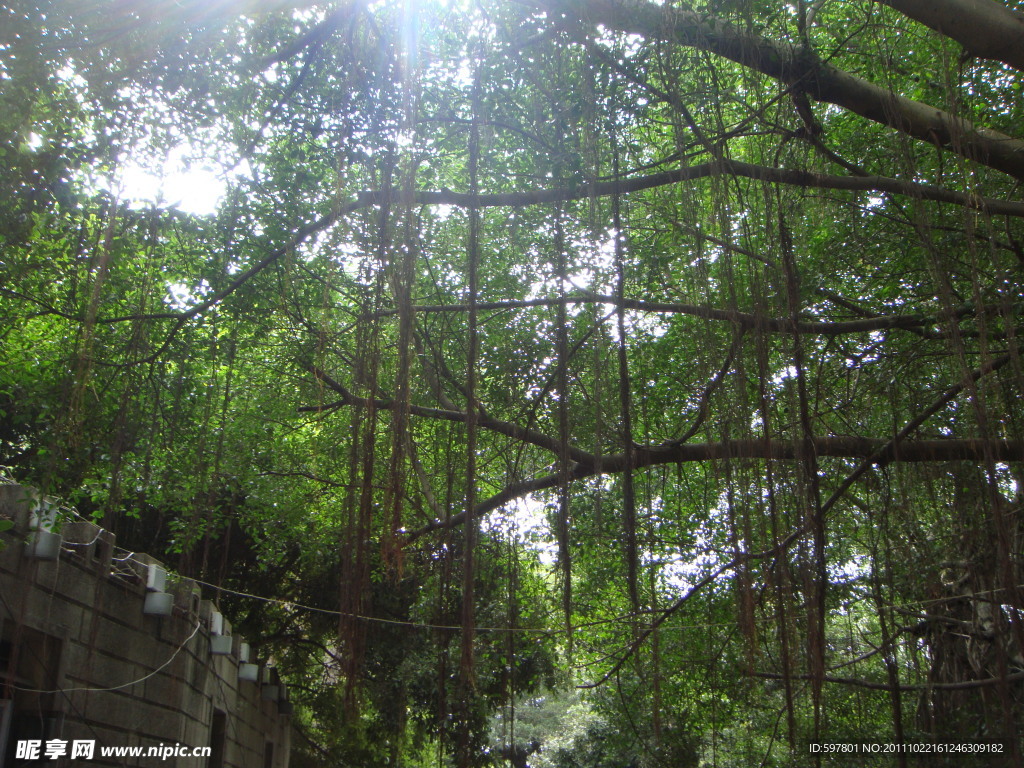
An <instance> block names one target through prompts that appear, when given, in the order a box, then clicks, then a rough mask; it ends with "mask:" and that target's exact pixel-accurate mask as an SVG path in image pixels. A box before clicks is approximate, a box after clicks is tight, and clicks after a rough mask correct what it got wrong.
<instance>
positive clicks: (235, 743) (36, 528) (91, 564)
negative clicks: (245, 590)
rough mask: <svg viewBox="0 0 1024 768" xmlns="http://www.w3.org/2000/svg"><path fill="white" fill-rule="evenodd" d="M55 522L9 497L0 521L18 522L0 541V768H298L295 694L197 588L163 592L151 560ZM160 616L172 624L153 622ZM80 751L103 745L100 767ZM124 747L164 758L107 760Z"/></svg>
mask: <svg viewBox="0 0 1024 768" xmlns="http://www.w3.org/2000/svg"><path fill="white" fill-rule="evenodd" d="M46 508H47V505H46V504H45V503H43V502H41V501H40V500H39V499H38V498H36V495H35V494H34V492H33V491H31V489H27V488H24V487H21V486H16V485H0V521H3V520H4V519H8V520H11V521H13V522H14V527H13V528H11V529H9V530H6V531H4V532H3V533H0V685H2V688H0V746H3V747H4V750H5V751H4V752H0V756H2V757H3V758H4V759H3V760H0V764H2V765H8V766H9V765H21V764H36V765H44V764H45V765H69V766H70V765H111V766H114V765H116V766H136V765H137V766H157V765H159V766H182V768H184V767H185V766H188V767H190V768H201V767H202V768H205V767H206V766H210V768H222V767H224V768H227V767H233V768H287V765H288V747H289V735H290V731H289V714H290V711H291V706H290V704H289V702H288V701H287V690H286V688H285V686H284V685H283V684H281V683H280V681H278V680H277V677H276V672H275V671H274V670H272V669H271V668H270V667H269V666H267V665H266V664H261V665H259V666H255V662H256V661H257V660H256V659H255V658H253V659H248V661H249V664H246V663H245V662H246V661H247V659H246V658H245V657H246V653H247V651H248V646H247V645H244V643H243V641H242V638H239V637H231V627H230V624H229V623H228V622H227V620H226V619H224V618H223V617H221V616H220V614H219V613H218V612H217V611H216V609H215V607H214V606H213V605H212V604H211V603H210V602H208V601H205V600H202V599H201V595H200V590H199V587H198V586H197V585H196V584H195V583H194V582H192V581H190V580H188V579H174V578H173V576H169V577H168V578H167V580H166V582H164V583H161V582H162V580H161V573H162V572H163V569H162V567H160V565H159V563H157V562H156V561H155V560H153V559H152V558H149V557H147V556H145V555H138V554H133V553H126V552H119V551H117V550H116V549H115V546H114V544H115V542H114V537H113V535H112V534H110V533H109V532H107V531H104V530H102V529H100V528H99V527H97V526H95V525H93V524H92V523H89V522H83V521H67V520H64V521H61V520H60V519H57V520H56V521H55V522H53V523H51V522H50V519H49V518H50V515H48V514H47V513H46V512H45V510H46ZM39 510H43V514H40V512H39ZM51 528H52V531H50V530H48V529H51ZM57 531H59V535H60V539H57V537H56V535H54V533H55V532H57ZM54 544H56V546H54V547H52V548H51V545H54ZM50 558H52V559H50ZM161 587H162V589H161ZM160 603H164V605H163V606H162V610H164V611H165V612H166V611H169V615H151V614H147V613H146V612H145V609H146V607H147V606H149V610H156V609H158V608H161V606H160V605H159V604H160ZM218 630H219V632H218ZM214 651H216V653H215V652H214ZM240 673H241V675H242V678H245V677H254V678H255V680H254V681H249V680H246V679H240ZM5 732H6V742H7V743H6V745H3V744H2V742H3V741H4V735H5ZM29 739H34V740H38V741H39V742H41V743H42V746H43V748H44V749H45V747H46V746H47V745H49V746H51V749H54V750H58V751H60V750H61V746H62V745H61V742H66V744H65V745H64V749H63V752H64V754H63V755H62V756H61V757H59V758H58V759H55V760H51V759H45V758H44V759H43V760H40V761H39V762H35V763H25V762H23V759H24V757H25V755H22V756H21V759H19V757H18V755H17V752H16V742H17V741H19V740H21V741H24V740H29ZM75 741H81V742H92V743H93V749H94V754H93V755H92V757H91V759H84V758H83V757H81V756H79V757H77V758H72V750H73V749H74V748H75V746H76V745H75V744H74V742H75ZM122 747H136V748H139V747H141V748H142V749H143V750H148V749H149V748H151V747H156V748H157V749H162V752H160V753H159V754H157V755H148V754H142V755H131V754H124V753H122V754H121V755H120V756H112V755H106V756H105V755H103V754H102V750H103V749H104V748H122ZM193 748H208V751H209V756H197V755H192V754H186V752H190V751H191V750H192V749H193ZM79 749H88V746H87V744H83V745H81V746H79ZM172 750H173V751H172Z"/></svg>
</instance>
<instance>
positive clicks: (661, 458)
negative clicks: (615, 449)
mask: <svg viewBox="0 0 1024 768" xmlns="http://www.w3.org/2000/svg"><path fill="white" fill-rule="evenodd" d="M810 442H811V445H810V446H803V445H798V444H797V443H795V442H794V441H792V440H771V441H765V440H763V439H759V438H748V439H741V440H726V441H723V442H720V443H686V444H684V445H671V444H670V445H661V446H640V447H637V448H635V449H634V452H633V468H634V469H642V468H643V467H653V466H658V465H662V464H684V463H688V462H695V461H725V460H730V459H762V460H769V461H795V460H797V459H798V457H800V456H803V455H804V454H805V453H806V452H807V451H809V450H810V451H814V452H815V454H816V455H817V456H818V457H819V458H820V457H835V458H846V459H862V460H864V459H870V464H871V465H874V464H888V463H890V462H932V461H982V460H983V459H984V458H985V457H987V456H991V457H992V458H993V459H994V460H995V461H1021V460H1024V441H1021V440H982V439H979V438H962V439H952V438H942V439H935V440H915V441H906V442H902V441H901V442H895V443H894V442H893V441H892V440H886V439H882V438H872V437H855V436H836V437H816V438H814V439H813V440H811V441H810ZM625 468H626V456H625V454H623V453H617V454H612V455H608V456H602V457H601V462H600V468H599V469H598V468H597V467H596V466H595V465H594V464H593V463H579V464H576V465H575V466H574V467H573V468H572V469H571V470H570V472H569V478H570V479H571V480H581V479H583V478H587V477H594V476H596V475H604V474H608V475H614V474H618V473H619V472H622V471H624V470H625ZM559 480H560V475H559V474H558V473H553V474H550V475H545V476H544V477H539V478H536V479H533V480H524V481H521V482H517V483H511V484H509V485H508V486H506V487H505V489H504V490H502V491H501V492H500V493H497V494H495V495H494V496H491V497H490V498H488V499H484V500H483V501H481V502H480V503H479V504H477V505H476V506H475V507H474V508H473V516H474V517H480V516H481V515H486V514H487V513H488V512H493V511H494V510H495V509H498V508H499V507H501V506H503V505H504V504H507V503H508V502H510V501H513V500H515V499H519V498H523V497H524V496H527V495H529V494H531V493H535V492H537V491H543V490H547V489H548V488H554V487H555V486H557V485H558V483H559ZM464 520H465V512H461V513H459V514H457V515H454V516H452V517H450V518H448V519H447V520H444V521H442V520H435V521H433V522H431V523H428V524H427V525H425V526H424V527H423V528H420V529H418V530H416V531H414V532H413V533H411V534H410V539H415V538H417V537H419V536H422V535H423V534H425V533H429V532H430V531H433V530H436V529H438V528H447V527H452V526H455V525H461V524H462V523H463V522H464Z"/></svg>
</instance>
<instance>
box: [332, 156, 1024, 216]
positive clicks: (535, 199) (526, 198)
mask: <svg viewBox="0 0 1024 768" xmlns="http://www.w3.org/2000/svg"><path fill="white" fill-rule="evenodd" d="M1018 143H1019V144H1020V145H1021V148H1022V151H1024V142H1018ZM1021 170H1022V172H1024V161H1022V169H1021ZM723 175H724V176H740V177H743V178H748V179H757V180H760V181H768V182H772V183H775V184H787V185H791V186H797V187H813V188H816V189H838V190H845V191H849V192H889V193H891V194H894V195H905V196H908V197H913V198H917V199H921V200H933V201H935V202H940V203H949V204H952V205H960V206H964V207H966V208H972V209H976V210H981V211H984V212H986V213H989V214H993V215H996V214H1003V215H1007V216H1017V217H1024V203H1021V202H1015V201H1008V200H997V199H995V198H989V197H979V196H977V195H970V194H966V193H963V192H955V191H953V190H950V189H944V188H942V187H937V186H935V185H933V184H919V183H916V182H913V181H906V180H904V179H894V178H890V177H888V176H831V175H829V174H825V173H813V172H811V171H799V170H791V169H786V168H769V167H768V166H763V165H754V164H752V163H743V162H740V161H738V160H715V161H711V162H708V163H702V164H700V165H691V166H687V167H685V168H677V169H676V170H673V171H663V172H661V173H654V174H650V175H647V176H635V177H632V178H624V179H615V180H611V181H598V182H590V181H586V180H581V181H580V183H579V184H578V185H577V186H570V187H556V188H553V189H535V190H529V191H526V192H500V193H493V194H480V195H471V194H469V193H466V192H453V191H451V190H441V191H423V192H417V193H415V195H414V196H413V203H415V204H416V205H455V206H459V207H469V206H470V205H476V206H478V207H480V208H490V207H500V206H508V207H519V206H525V205H545V204H548V203H557V202H565V201H568V200H587V199H590V198H593V197H609V196H611V195H616V194H619V195H624V194H628V193H630V192H640V191H643V190H645V189H654V188H656V187H664V186H669V185H671V184H679V183H681V182H684V181H696V180H697V179H705V178H711V177H716V176H723ZM389 198H391V199H396V200H397V193H391V194H390V195H389V194H388V193H385V192H380V191H365V192H360V193H359V195H358V198H357V200H356V202H354V203H352V204H351V205H350V206H349V208H348V209H347V210H355V209H357V208H360V207H363V206H365V205H380V204H381V203H383V202H384V201H385V200H386V199H389Z"/></svg>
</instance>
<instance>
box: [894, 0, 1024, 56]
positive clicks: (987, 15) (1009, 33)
mask: <svg viewBox="0 0 1024 768" xmlns="http://www.w3.org/2000/svg"><path fill="white" fill-rule="evenodd" d="M879 2H881V3H884V4H885V5H888V6H890V7H892V8H895V9H896V10H897V11H899V12H900V13H902V14H904V15H905V16H909V17H910V18H912V19H913V20H914V21H919V22H921V23H922V24H924V25H925V26H926V27H930V28H932V29H934V30H935V31H936V32H941V33H942V34H944V35H945V36H946V37H949V38H951V39H953V40H956V41H957V42H958V43H960V45H962V46H963V47H964V50H965V51H966V52H967V53H968V54H970V55H971V56H977V57H978V58H980V59H994V60H995V61H1001V62H1003V63H1004V64H1009V65H1010V66H1011V67H1014V68H1016V69H1020V70H1024V15H1021V14H1020V13H1018V12H1017V11H1014V10H1012V9H1010V8H1007V7H1006V6H1005V5H1003V4H1002V3H999V2H994V0H879Z"/></svg>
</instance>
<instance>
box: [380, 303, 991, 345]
mask: <svg viewBox="0 0 1024 768" xmlns="http://www.w3.org/2000/svg"><path fill="white" fill-rule="evenodd" d="M620 302H621V303H622V306H623V307H625V308H626V309H635V310H639V311H641V312H660V313H664V314H681V315H692V316H694V317H700V318H703V319H705V320H720V321H722V322H728V323H734V324H736V325H738V326H739V327H740V328H743V329H757V330H759V331H762V332H769V333H792V332H793V323H792V321H791V320H787V319H785V318H779V317H765V316H763V315H756V314H754V313H752V312H740V311H738V310H731V309H716V308H714V307H707V306H701V305H699V304H683V303H678V302H663V301H647V300H644V299H621V300H620V299H619V297H617V296H610V295H607V294H596V293H589V292H587V293H585V294H584V295H582V296H579V295H577V296H564V297H548V298H543V299H508V300H502V301H481V302H477V305H476V307H477V309H480V310H503V309H528V308H530V307H552V306H557V305H559V304H595V303H599V304H611V305H615V306H618V304H619V303H620ZM411 309H412V311H413V312H418V313H423V314H430V313H443V312H466V311H468V310H469V305H468V304H420V305H417V306H414V307H412V308H411ZM974 312H975V310H974V308H969V307H964V308H961V309H959V310H958V311H956V312H955V313H952V315H953V316H954V317H956V318H961V317H965V316H967V315H970V314H972V313H974ZM396 314H398V310H397V309H385V310H381V311H380V312H375V313H373V314H371V315H366V316H364V319H370V318H376V317H388V316H392V315H396ZM942 322H944V319H943V318H940V317H930V318H929V317H924V316H921V315H872V316H869V317H864V318H863V319H860V320H843V321H828V320H803V321H800V322H798V323H797V324H796V330H797V331H798V332H799V333H806V334H811V335H816V336H841V335H844V334H849V333H867V332H869V331H886V330H893V329H902V330H909V331H914V332H915V333H918V334H919V335H922V336H927V337H932V338H946V336H947V335H948V334H947V333H946V332H943V331H935V330H932V329H930V328H929V326H934V325H938V324H940V323H942Z"/></svg>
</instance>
